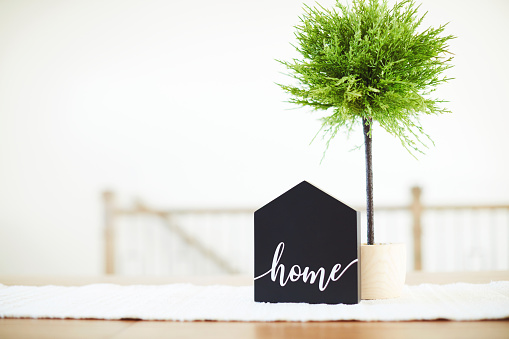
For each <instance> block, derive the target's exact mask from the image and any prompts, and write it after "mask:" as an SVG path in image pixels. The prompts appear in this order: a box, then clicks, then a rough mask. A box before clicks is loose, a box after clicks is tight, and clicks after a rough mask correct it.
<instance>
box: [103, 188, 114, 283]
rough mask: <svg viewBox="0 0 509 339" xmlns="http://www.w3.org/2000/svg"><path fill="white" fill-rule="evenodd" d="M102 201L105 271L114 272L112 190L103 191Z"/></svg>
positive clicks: (107, 272)
mask: <svg viewBox="0 0 509 339" xmlns="http://www.w3.org/2000/svg"><path fill="white" fill-rule="evenodd" d="M103 203H104V262H105V273H106V274H114V273H115V239H114V236H115V234H114V223H113V218H114V213H115V195H114V194H113V192H109V191H105V192H103Z"/></svg>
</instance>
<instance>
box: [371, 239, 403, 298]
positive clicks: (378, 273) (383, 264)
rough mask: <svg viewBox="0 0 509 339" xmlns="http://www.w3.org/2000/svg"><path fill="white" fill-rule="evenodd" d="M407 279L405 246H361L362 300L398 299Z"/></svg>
mask: <svg viewBox="0 0 509 339" xmlns="http://www.w3.org/2000/svg"><path fill="white" fill-rule="evenodd" d="M405 277H406V247H405V244H402V243H395V244H375V245H367V244H362V245H361V299H389V298H397V297H399V296H400V295H401V292H402V290H403V286H404V285H405Z"/></svg>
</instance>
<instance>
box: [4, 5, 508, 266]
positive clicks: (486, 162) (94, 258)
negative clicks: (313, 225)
mask: <svg viewBox="0 0 509 339" xmlns="http://www.w3.org/2000/svg"><path fill="white" fill-rule="evenodd" d="M321 3H322V4H323V5H325V6H332V5H333V4H334V1H332V0H327V1H322V2H321ZM309 4H310V5H313V3H309ZM301 8H302V3H301V2H300V1H291V0H270V1H269V0H261V1H260V0H258V1H239V0H224V1H209V0H197V1H188V0H182V1H180V0H179V1H163V0H150V1H141V0H140V1H112V0H109V1H93V0H86V1H85V0H81V1H56V0H43V1H28V0H8V1H6V0H0V274H76V275H87V274H100V273H101V272H102V269H103V266H102V265H103V261H102V260H103V259H102V231H101V227H102V206H101V192H102V191H103V190H105V189H110V190H114V191H115V192H117V193H118V194H119V195H120V197H123V198H124V199H125V200H126V201H128V200H129V199H130V198H132V197H134V196H138V197H141V198H143V199H144V200H145V201H146V202H147V203H149V204H151V205H153V206H161V207H189V206H196V207H203V206H219V207H228V206H249V207H258V206H261V205H263V204H265V203H266V202H268V201H270V200H271V199H273V198H274V197H275V196H277V195H279V194H281V193H282V192H284V191H285V190H287V189H288V188H290V187H292V186H294V185H295V184H297V183H299V182H300V181H302V180H308V181H310V182H312V183H313V184H315V185H317V186H318V187H320V188H322V189H324V190H326V191H327V192H329V193H331V194H333V195H335V196H336V197H338V198H340V199H341V200H343V201H344V202H346V203H349V204H351V205H360V204H363V202H364V194H365V193H364V192H365V191H364V185H365V182H364V180H365V179H364V176H365V174H364V154H363V150H362V149H361V150H358V151H353V152H349V150H350V149H352V148H354V147H355V146H357V145H359V144H361V143H362V132H361V131H360V130H358V131H357V134H355V133H354V135H352V136H351V138H350V139H347V138H346V136H343V135H340V136H338V137H337V138H336V139H335V140H334V141H333V142H332V143H331V146H330V148H329V151H328V153H327V155H326V157H325V159H324V160H323V162H322V163H321V164H320V159H321V157H322V152H323V151H324V148H325V143H324V141H322V140H321V139H319V138H318V139H317V140H316V141H315V142H314V143H313V144H311V145H309V143H310V141H311V140H312V138H313V137H314V135H315V133H316V132H317V131H318V129H319V126H320V125H319V122H318V121H317V117H318V115H317V114H316V113H313V112H310V111H308V110H306V109H294V107H293V106H291V105H290V104H288V103H285V100H288V96H287V95H286V94H285V93H284V92H283V91H282V90H281V89H280V88H279V87H278V86H276V85H275V83H276V82H279V83H284V82H288V81H290V78H288V77H286V76H284V75H283V74H282V73H284V72H285V71H286V70H285V69H284V68H283V67H282V66H281V65H280V64H278V63H277V62H276V61H275V59H282V60H288V59H290V58H292V57H296V56H297V55H296V54H295V52H294V49H293V47H291V46H290V43H292V42H295V40H294V37H293V32H294V29H293V26H294V25H296V24H298V23H299V20H298V16H299V15H300V14H301V13H302V9H301ZM424 11H429V13H428V16H427V19H426V21H425V25H428V26H429V25H434V26H437V25H440V24H443V23H446V22H450V24H449V26H448V27H447V30H446V32H447V34H453V35H456V36H458V38H457V39H456V40H454V41H452V42H451V48H450V49H451V51H452V52H453V53H454V54H455V59H454V61H453V63H454V64H455V68H453V69H452V70H450V71H449V72H448V75H449V76H451V77H454V78H456V79H455V80H454V81H452V82H451V83H450V84H447V85H444V86H442V88H441V89H440V90H439V91H438V92H437V96H439V97H441V98H444V99H446V100H449V101H450V103H449V104H448V105H447V107H448V108H449V109H450V110H452V111H453V114H448V115H443V116H439V117H429V118H425V119H422V123H423V126H424V129H425V131H426V132H427V133H428V134H430V135H431V137H432V138H433V140H434V141H435V144H436V147H431V148H430V149H429V150H427V151H426V155H424V156H420V157H419V160H415V159H414V158H412V157H411V156H410V155H409V154H408V153H407V152H406V151H405V150H404V148H403V147H402V146H401V145H400V144H399V142H398V141H397V140H396V139H394V138H393V137H392V136H390V135H388V134H387V133H386V132H385V131H383V130H382V129H380V128H378V129H375V131H374V136H373V138H374V139H373V140H374V149H373V152H374V175H375V177H374V179H375V204H384V205H387V204H395V203H406V202H408V200H409V188H410V187H411V186H412V185H416V184H417V185H421V186H423V187H424V200H425V202H427V203H435V204H439V203H454V204H456V203H457V204H459V203H508V201H509V199H508V198H509V194H508V191H509V181H508V179H507V173H509V161H508V160H507V158H508V156H507V150H506V148H507V146H508V145H509V142H508V136H507V128H508V126H509V114H508V113H509V112H508V108H507V107H508V106H507V100H508V98H509V96H508V94H509V81H508V79H509V66H508V62H507V55H509V47H508V44H507V34H508V33H509V2H508V1H505V0H485V1H482V2H480V1H473V0H468V1H467V0H454V1H451V0H440V1H439V0H425V1H423V5H422V7H421V13H424Z"/></svg>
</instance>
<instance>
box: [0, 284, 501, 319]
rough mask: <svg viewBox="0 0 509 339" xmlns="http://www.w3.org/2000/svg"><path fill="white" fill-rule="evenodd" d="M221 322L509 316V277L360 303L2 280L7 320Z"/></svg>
mask: <svg viewBox="0 0 509 339" xmlns="http://www.w3.org/2000/svg"><path fill="white" fill-rule="evenodd" d="M2 317H4V318H5V317H16V318H17V317H23V318H74V319H144V320H177V321H192V320H217V321H326V320H361V321H402V320H432V319H450V320H482V319H503V318H508V317H509V281H497V282H492V283H489V284H466V283H456V284H449V285H432V284H422V285H419V286H405V289H404V292H403V295H402V296H401V297H400V298H396V299H389V300H363V301H361V303H360V304H357V305H324V304H320V305H310V304H302V303H298V304H296V303H281V304H269V303H255V302H254V301H253V286H243V287H234V286H222V285H216V286H196V285H191V284H171V285H151V286H147V285H132V286H119V285H112V284H95V285H87V286H80V287H63V286H42V287H35V286H5V285H1V284H0V318H2Z"/></svg>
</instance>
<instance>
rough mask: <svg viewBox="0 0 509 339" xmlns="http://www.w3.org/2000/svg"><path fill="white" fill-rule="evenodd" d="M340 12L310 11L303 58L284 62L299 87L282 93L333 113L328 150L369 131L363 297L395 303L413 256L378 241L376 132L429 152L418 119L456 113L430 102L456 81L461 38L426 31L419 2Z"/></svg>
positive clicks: (301, 40) (366, 1)
mask: <svg viewBox="0 0 509 339" xmlns="http://www.w3.org/2000/svg"><path fill="white" fill-rule="evenodd" d="M336 7H337V8H334V9H326V8H324V7H321V6H319V7H318V8H311V7H308V6H306V7H305V13H304V15H303V16H302V17H301V23H300V25H298V26H295V28H296V33H295V35H296V38H297V41H298V44H297V45H296V46H295V47H296V49H297V51H298V52H299V53H300V55H301V56H302V58H301V59H293V60H291V61H279V62H281V63H282V64H284V65H285V66H286V67H287V68H288V69H289V70H290V71H291V73H290V74H289V75H290V76H292V77H293V78H294V79H295V80H297V84H295V85H293V84H292V85H282V84H280V85H279V86H281V87H282V88H283V89H284V90H285V91H287V92H288V93H290V94H291V96H292V97H291V99H290V102H292V103H295V104H298V105H301V106H308V107H311V108H312V109H315V110H324V111H326V116H325V117H323V118H322V129H321V130H322V131H323V132H324V134H325V135H328V137H329V139H328V141H327V147H328V145H329V142H330V140H331V139H333V138H334V136H335V135H336V134H337V133H338V132H339V131H340V130H345V131H347V132H350V131H352V129H353V128H354V127H355V126H356V125H361V126H362V130H363V133H364V146H365V147H364V148H365V155H366V193H367V194H366V197H367V231H368V232H367V233H368V234H367V244H366V245H363V246H362V247H361V286H362V287H361V296H362V298H363V299H378V298H388V297H395V296H397V295H398V294H399V291H398V290H400V289H401V287H402V286H403V284H404V278H405V267H404V266H405V258H404V256H405V252H404V246H402V245H397V244H393V245H384V244H376V243H375V240H374V214H373V172H372V146H371V145H372V140H373V128H374V126H375V122H376V123H377V124H378V125H379V126H380V127H382V128H383V129H385V130H386V131H387V132H389V133H390V134H392V135H394V136H395V137H397V138H398V139H399V140H400V141H401V144H402V145H403V146H404V147H405V148H406V149H407V150H408V151H409V152H410V154H412V155H414V154H415V152H420V153H422V151H421V148H422V146H424V147H426V143H424V142H423V141H422V140H421V139H422V138H423V137H424V138H425V139H428V140H429V141H431V142H432V140H431V139H430V138H429V136H428V135H427V134H425V133H424V131H423V129H422V127H421V125H420V124H419V121H418V118H419V115H420V114H427V115H429V114H441V113H445V112H449V111H448V110H446V109H445V108H442V107H440V104H441V103H442V102H443V101H442V100H438V99H434V98H432V97H430V94H431V93H432V92H433V91H434V90H435V88H436V86H437V85H440V84H442V83H445V82H447V81H448V80H450V79H449V78H446V77H442V76H441V74H442V72H443V71H445V70H446V69H448V68H450V67H452V66H451V65H450V63H449V62H450V61H451V60H452V56H451V55H450V53H449V52H448V45H447V43H448V41H449V40H451V39H453V38H454V36H451V35H447V36H442V33H443V31H444V29H445V25H442V26H440V27H438V28H432V27H429V28H427V29H422V28H421V27H420V26H421V24H422V21H423V19H424V16H418V15H417V12H418V9H419V6H416V5H415V3H414V1H413V0H403V1H400V2H398V3H396V4H395V5H394V6H393V7H392V8H391V7H389V6H388V4H387V1H386V0H353V3H352V6H351V7H350V6H345V5H343V4H341V3H340V1H339V0H337V3H336ZM414 156H415V155H414ZM401 266H403V267H402V268H401ZM401 269H403V272H402V273H401V272H400V270H401ZM384 286H385V287H384Z"/></svg>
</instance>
